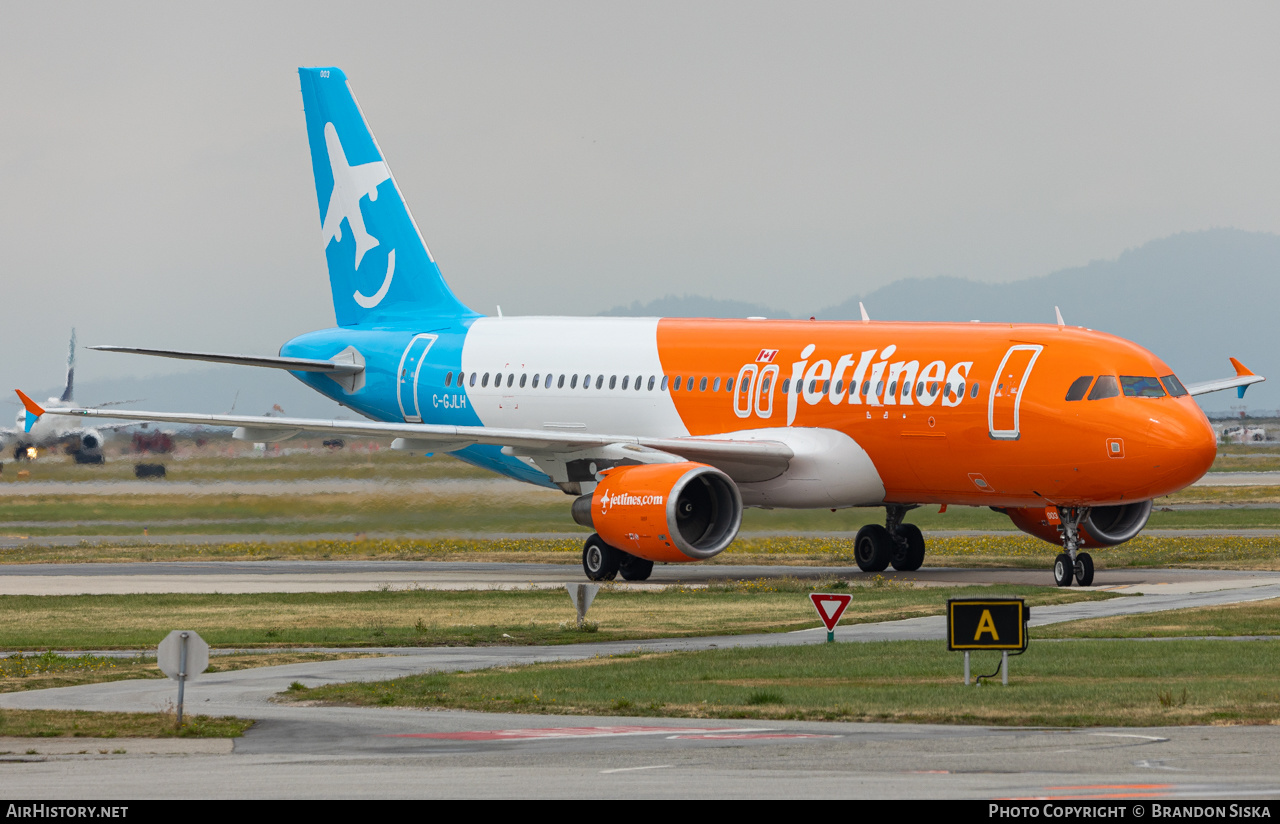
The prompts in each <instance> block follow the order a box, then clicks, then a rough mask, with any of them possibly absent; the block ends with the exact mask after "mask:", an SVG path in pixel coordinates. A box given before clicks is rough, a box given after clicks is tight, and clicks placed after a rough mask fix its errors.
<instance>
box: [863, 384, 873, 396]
mask: <svg viewBox="0 0 1280 824" xmlns="http://www.w3.org/2000/svg"><path fill="white" fill-rule="evenodd" d="M870 391H871V381H863V382H862V393H861V394H863V395H865V394H867V393H868V392H870Z"/></svg>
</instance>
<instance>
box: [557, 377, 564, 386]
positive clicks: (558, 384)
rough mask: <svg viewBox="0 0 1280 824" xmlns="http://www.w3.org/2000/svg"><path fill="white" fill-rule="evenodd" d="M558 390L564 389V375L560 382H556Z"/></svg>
mask: <svg viewBox="0 0 1280 824" xmlns="http://www.w3.org/2000/svg"><path fill="white" fill-rule="evenodd" d="M556 389H564V375H561V376H560V380H558V381H556Z"/></svg>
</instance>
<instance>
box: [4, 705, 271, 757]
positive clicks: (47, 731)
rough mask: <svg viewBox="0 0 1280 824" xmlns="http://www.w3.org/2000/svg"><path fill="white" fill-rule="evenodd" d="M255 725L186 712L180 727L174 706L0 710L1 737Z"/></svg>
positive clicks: (240, 731)
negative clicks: (153, 709) (139, 709)
mask: <svg viewBox="0 0 1280 824" xmlns="http://www.w3.org/2000/svg"><path fill="white" fill-rule="evenodd" d="M253 724H254V722H253V721H251V720H247V719H243V718H230V717H226V716H219V717H211V716H208V715H183V718H182V726H181V727H178V724H177V712H176V711H175V710H173V709H172V708H166V709H165V710H163V711H160V712H88V711H85V710H0V736H5V737H13V738H239V737H240V736H242V735H244V732H245V730H247V729H249V728H250V727H252V726H253ZM119 752H123V750H120V751H119ZM10 754H11V753H5V752H0V755H10Z"/></svg>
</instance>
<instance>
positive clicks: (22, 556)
mask: <svg viewBox="0 0 1280 824" xmlns="http://www.w3.org/2000/svg"><path fill="white" fill-rule="evenodd" d="M928 546H929V554H928V555H926V556H925V566H926V567H978V568H984V567H1005V568H1007V567H1014V568H1021V569H1045V570H1047V569H1048V568H1049V565H1050V564H1052V562H1053V557H1054V555H1055V554H1056V553H1057V552H1058V551H1059V549H1058V548H1057V547H1055V546H1053V545H1052V544H1048V543H1045V542H1044V541H1041V540H1039V539H1036V538H1032V537H1031V536H1029V535H1021V534H1010V535H973V536H948V535H945V534H944V535H937V534H935V535H933V536H931V537H930V538H929V539H928ZM1092 554H1093V557H1094V563H1095V564H1096V565H1097V568H1098V569H1099V570H1106V569H1122V568H1126V567H1144V568H1146V567H1194V568H1235V569H1280V536H1241V535H1222V536H1177V535H1173V536H1164V535H1139V536H1138V537H1137V538H1135V539H1134V540H1132V541H1130V542H1128V543H1126V544H1121V545H1120V546H1117V547H1108V548H1104V549H1098V550H1095V551H1094V552H1093V553H1092ZM581 558H582V542H581V540H580V539H579V538H578V537H576V536H574V537H566V538H495V539H487V538H432V539H409V538H404V539H398V538H369V539H364V538H353V539H350V540H302V541H252V540H247V541H234V542H228V543H214V544H181V543H175V544H150V543H147V544H138V543H133V542H130V541H121V542H109V541H104V542H95V541H82V542H80V543H79V544H78V545H76V546H40V545H25V546H19V547H12V548H6V549H3V550H0V561H3V562H4V563H113V562H114V563H123V562H136V561H256V560H272V561H278V560H298V561H315V560H330V559H337V560H353V561H355V560H396V561H453V562H463V561H468V562H484V561H493V562H505V563H551V564H565V565H566V566H577V565H578V564H580V563H581ZM704 563H709V564H788V565H795V566H833V567H845V568H847V569H849V570H850V574H851V575H855V574H859V573H856V572H855V570H856V569H857V564H856V562H855V561H854V557H853V538H852V536H850V537H822V536H777V537H746V538H739V539H738V540H736V541H734V543H733V545H732V546H730V547H729V549H728V550H727V551H725V552H723V553H721V554H720V555H717V556H716V557H715V558H712V559H711V560H710V561H706V562H704ZM692 568H693V567H691V569H692ZM566 575H568V576H572V575H573V573H572V572H570V571H568V570H566Z"/></svg>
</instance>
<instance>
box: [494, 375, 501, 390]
mask: <svg viewBox="0 0 1280 824" xmlns="http://www.w3.org/2000/svg"><path fill="white" fill-rule="evenodd" d="M499 386H502V373H501V372H494V373H493V387H494V388H495V389H497V388H498V387H499Z"/></svg>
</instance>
